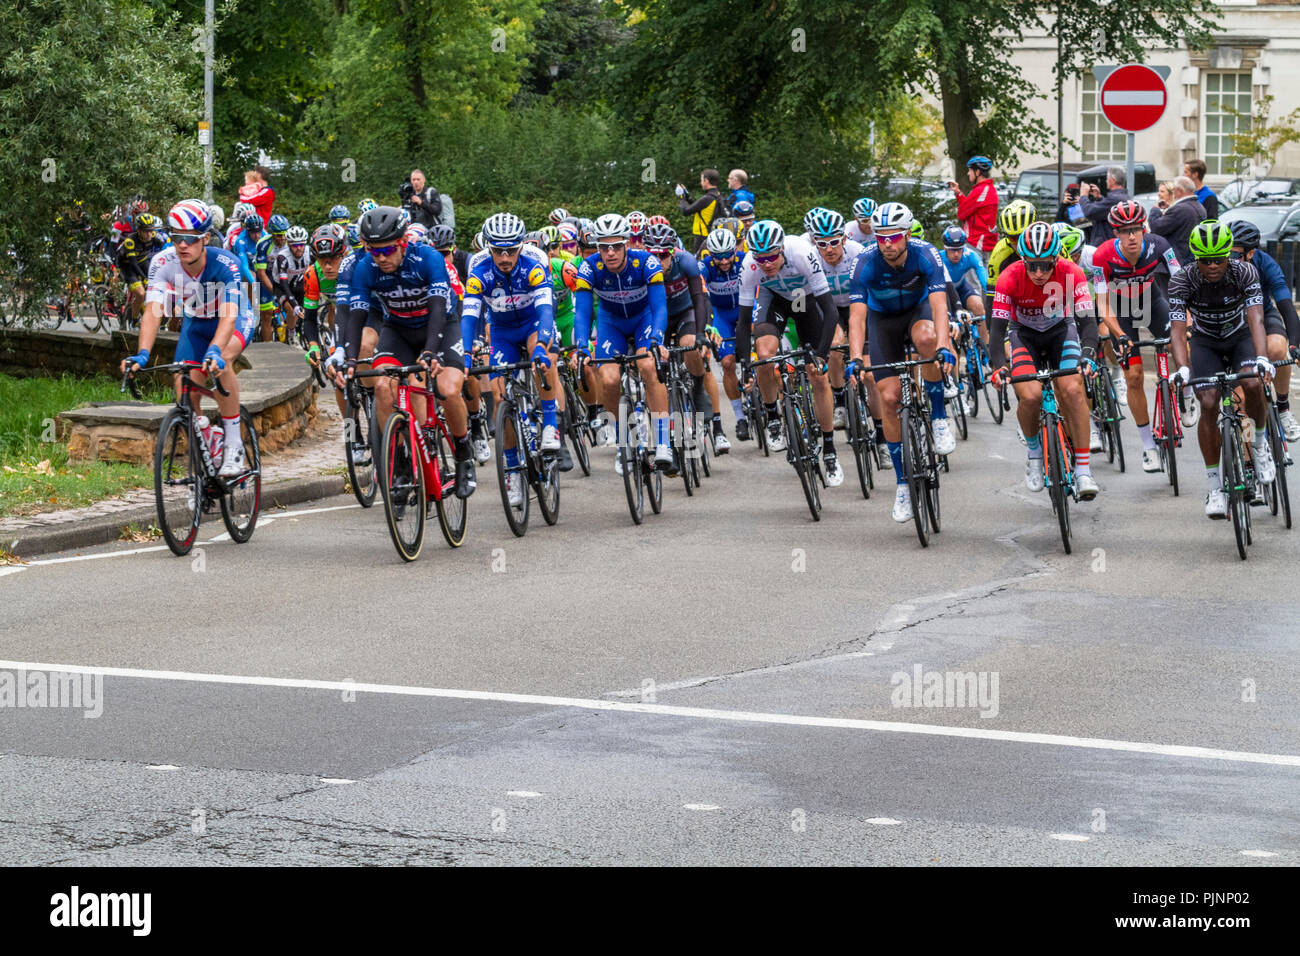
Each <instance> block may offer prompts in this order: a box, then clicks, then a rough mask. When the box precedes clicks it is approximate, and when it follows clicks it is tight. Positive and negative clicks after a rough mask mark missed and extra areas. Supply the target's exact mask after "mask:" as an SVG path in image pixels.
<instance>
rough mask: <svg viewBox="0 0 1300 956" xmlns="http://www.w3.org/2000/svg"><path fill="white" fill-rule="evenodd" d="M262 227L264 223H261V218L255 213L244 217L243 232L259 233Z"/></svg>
mask: <svg viewBox="0 0 1300 956" xmlns="http://www.w3.org/2000/svg"><path fill="white" fill-rule="evenodd" d="M263 225H264V223H263V222H262V217H261V216H259V215H258V214H257V213H253V214H252V215H250V216H245V217H244V231H245V232H261V231H262V226H263Z"/></svg>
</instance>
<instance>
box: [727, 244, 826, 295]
mask: <svg viewBox="0 0 1300 956" xmlns="http://www.w3.org/2000/svg"><path fill="white" fill-rule="evenodd" d="M782 251H783V252H784V253H785V261H784V262H783V263H781V268H780V270H779V271H778V272H777V274H776V275H774V276H767V275H765V274H764V273H763V269H762V267H761V266H759V264H758V263H757V262H755V261H754V254H753V253H752V252H747V253H745V261H744V262H742V263H741V264H740V305H741V307H742V308H744V307H745V306H753V305H754V303H755V301H756V300H757V299H758V298H759V292H760V290H761V291H762V292H763V293H766V294H767V295H768V296H771V295H779V296H781V297H782V298H783V299H790V300H793V299H794V297H795V296H796V295H798V294H799V293H800V292H802V293H803V294H804V295H806V296H811V297H813V298H816V297H817V296H819V295H823V294H825V293H827V292H829V291H830V283H829V282H827V280H826V270H825V269H823V268H822V260H821V256H819V255H817V250H816V249H815V248H813V246H812V244H811V243H808V242H805V241H804V240H802V239H800V238H799V237H798V236H786V237H785V243H784V245H783V249H782Z"/></svg>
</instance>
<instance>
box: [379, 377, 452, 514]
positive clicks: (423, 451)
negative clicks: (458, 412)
mask: <svg viewBox="0 0 1300 956" xmlns="http://www.w3.org/2000/svg"><path fill="white" fill-rule="evenodd" d="M402 371H403V372H406V371H407V369H403V370H402ZM416 371H423V369H420V368H418V367H417V369H416ZM413 394H414V395H423V396H424V397H425V398H426V399H427V400H428V404H427V408H429V409H432V408H433V407H434V403H435V401H436V400H437V398H438V396H437V395H436V394H435V393H434V392H433V390H432V389H428V388H420V387H419V386H418V385H412V384H411V383H410V382H408V381H407V378H406V375H405V374H404V375H403V376H402V377H401V378H399V379H398V380H397V403H396V409H397V411H399V412H402V413H403V414H404V415H406V427H407V429H408V430H409V434H410V440H411V447H412V448H415V449H418V450H419V454H420V467H421V468H423V469H424V487H425V497H426V498H427V499H428V500H430V501H441V500H442V499H443V498H445V497H447V495H448V494H450V493H452V491H453V489H454V488H455V487H456V471H455V469H454V468H452V469H450V470H449V473H448V474H446V475H442V474H440V473H439V468H438V464H437V462H435V461H434V459H433V456H432V454H430V452H429V443H428V441H426V440H425V433H426V432H428V433H430V434H432V432H433V431H434V429H437V430H438V431H440V432H442V436H443V438H444V439H445V440H446V442H447V447H448V448H455V447H456V443H455V442H454V441H453V440H452V437H451V432H449V431H448V430H447V422H446V421H445V420H444V418H443V415H442V410H441V406H439V407H438V411H437V413H435V414H430V415H429V416H428V418H427V419H426V420H425V421H424V422H421V423H418V424H417V422H416V420H415V410H414V408H413V407H412V403H411V396H412V395H413ZM389 467H390V468H391V467H392V465H391V463H390V465H389ZM387 478H388V481H389V484H390V485H391V483H392V480H393V476H392V474H391V473H390V474H389V475H388V476H387Z"/></svg>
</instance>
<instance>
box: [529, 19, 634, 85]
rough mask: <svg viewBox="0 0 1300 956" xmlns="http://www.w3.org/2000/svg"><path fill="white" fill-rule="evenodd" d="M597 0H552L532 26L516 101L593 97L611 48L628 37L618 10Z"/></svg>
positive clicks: (610, 56) (612, 51)
mask: <svg viewBox="0 0 1300 956" xmlns="http://www.w3.org/2000/svg"><path fill="white" fill-rule="evenodd" d="M610 10H611V6H610V5H608V4H605V3H602V2H601V0H550V2H548V3H547V4H546V5H545V6H544V7H543V8H542V13H541V16H540V17H539V18H538V19H537V22H536V23H535V24H534V25H533V31H532V35H531V36H530V38H529V40H530V42H531V44H532V53H530V54H529V57H528V63H527V64H526V65H525V67H524V71H523V76H522V78H521V81H522V85H521V86H520V89H519V94H518V96H517V97H516V100H517V101H518V102H521V103H527V102H534V101H536V100H538V99H541V98H545V97H550V98H551V99H552V100H553V101H554V102H560V103H577V102H592V101H595V100H598V99H599V97H600V83H599V80H600V78H601V76H602V74H603V73H604V72H605V70H606V68H607V67H608V65H609V63H610V62H611V61H612V60H613V57H614V55H615V52H614V51H615V50H616V49H617V48H618V46H619V45H620V44H621V43H624V42H626V41H627V40H628V39H630V38H631V36H632V32H633V31H632V30H631V28H629V27H628V26H626V25H625V23H624V22H623V17H622V15H621V14H619V13H611V12H610Z"/></svg>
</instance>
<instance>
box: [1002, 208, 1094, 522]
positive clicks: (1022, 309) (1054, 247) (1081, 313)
mask: <svg viewBox="0 0 1300 956" xmlns="http://www.w3.org/2000/svg"><path fill="white" fill-rule="evenodd" d="M1008 208H1010V206H1008ZM1016 245H1017V251H1018V254H1019V255H1018V259H1017V261H1016V262H1013V263H1012V264H1011V265H1010V266H1008V267H1007V268H1006V269H1004V270H1003V272H1002V274H1001V275H1000V276H999V277H998V282H997V287H996V288H995V290H994V292H993V315H992V322H991V323H990V324H991V325H992V335H991V337H990V340H989V351H990V354H991V356H992V364H993V366H994V367H995V368H996V369H997V371H995V372H994V373H993V374H994V379H995V381H997V380H998V379H999V378H1000V377H1001V376H1003V375H1005V374H1006V373H1007V371H1008V368H1007V361H1006V351H1005V349H1004V348H1003V344H1002V343H1003V339H1004V338H1005V336H1006V334H1007V330H1008V326H1009V327H1010V335H1011V365H1010V372H1011V374H1012V375H1033V374H1034V373H1035V372H1037V371H1045V370H1047V369H1069V368H1078V367H1079V365H1080V360H1081V359H1082V360H1084V362H1086V366H1085V368H1084V369H1083V372H1084V374H1088V375H1091V374H1093V367H1094V365H1095V362H1096V355H1097V320H1096V316H1095V315H1094V312H1093V304H1092V295H1091V294H1090V293H1089V291H1088V277H1087V276H1086V275H1084V272H1083V270H1082V269H1081V268H1080V267H1079V266H1077V265H1075V264H1074V263H1073V262H1071V261H1070V260H1069V259H1066V258H1063V257H1061V255H1060V252H1061V237H1060V236H1059V235H1057V234H1056V232H1054V231H1053V230H1052V227H1051V226H1049V225H1048V224H1047V223H1045V222H1035V223H1033V224H1031V225H1030V226H1029V227H1028V228H1027V229H1025V230H1024V232H1022V233H1021V234H1020V238H1019V239H1018V240H1017V243H1016ZM1014 387H1015V390H1016V397H1017V398H1018V399H1019V400H1020V404H1019V405H1018V406H1017V408H1016V417H1017V418H1018V419H1019V421H1020V432H1021V434H1023V435H1024V436H1025V445H1026V447H1027V449H1028V457H1029V461H1028V462H1027V463H1026V465H1025V484H1026V485H1027V486H1028V488H1029V490H1030V491H1042V490H1043V487H1044V480H1043V453H1044V449H1043V439H1042V434H1041V431H1040V429H1039V427H1038V413H1039V409H1040V408H1041V407H1042V403H1043V387H1042V385H1041V384H1040V383H1039V382H1036V381H1030V382H1016V383H1015V386H1014ZM1054 388H1055V390H1056V393H1057V394H1058V395H1059V396H1060V405H1061V409H1062V411H1063V412H1064V418H1065V422H1066V425H1067V430H1068V431H1069V434H1070V443H1071V445H1073V448H1074V466H1075V479H1076V487H1077V488H1078V492H1079V498H1080V499H1082V500H1083V501H1091V500H1092V499H1093V498H1096V497H1097V493H1098V492H1099V491H1100V489H1099V488H1098V487H1097V480H1096V479H1095V478H1094V477H1093V476H1092V463H1091V461H1090V457H1089V456H1090V445H1089V442H1088V437H1089V436H1088V426H1089V421H1090V416H1089V415H1088V400H1087V396H1086V395H1085V394H1084V388H1083V382H1082V380H1081V379H1080V377H1079V376H1078V375H1069V376H1065V377H1063V378H1060V379H1057V380H1056V384H1055V386H1054Z"/></svg>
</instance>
